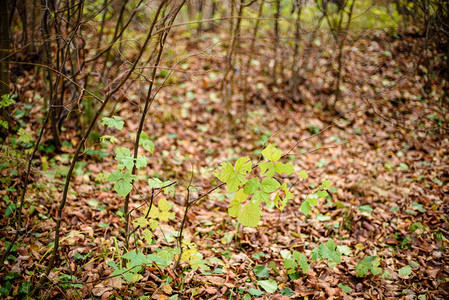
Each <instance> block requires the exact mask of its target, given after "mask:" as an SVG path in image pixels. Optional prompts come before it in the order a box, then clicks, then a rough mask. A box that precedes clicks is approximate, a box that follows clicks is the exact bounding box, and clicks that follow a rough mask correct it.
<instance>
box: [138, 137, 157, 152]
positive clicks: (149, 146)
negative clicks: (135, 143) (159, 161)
mask: <svg viewBox="0 0 449 300" xmlns="http://www.w3.org/2000/svg"><path fill="white" fill-rule="evenodd" d="M139 145H141V146H142V147H143V149H145V150H147V151H148V152H150V154H153V153H154V144H153V142H152V141H151V140H149V139H148V138H144V137H143V133H142V136H141V138H140V140H139Z"/></svg>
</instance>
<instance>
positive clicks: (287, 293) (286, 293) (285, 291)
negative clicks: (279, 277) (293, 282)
mask: <svg viewBox="0 0 449 300" xmlns="http://www.w3.org/2000/svg"><path fill="white" fill-rule="evenodd" d="M281 294H282V295H284V296H287V297H291V296H293V291H292V290H291V289H290V288H289V287H285V288H284V289H283V290H281Z"/></svg>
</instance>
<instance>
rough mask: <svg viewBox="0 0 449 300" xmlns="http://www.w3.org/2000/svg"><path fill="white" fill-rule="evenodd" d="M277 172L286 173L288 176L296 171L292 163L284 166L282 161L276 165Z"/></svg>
mask: <svg viewBox="0 0 449 300" xmlns="http://www.w3.org/2000/svg"><path fill="white" fill-rule="evenodd" d="M275 170H276V173H278V174H282V173H285V174H287V175H290V174H293V172H294V171H295V170H294V169H293V166H292V165H291V164H290V163H286V164H283V163H282V162H280V161H279V162H277V163H276V165H275Z"/></svg>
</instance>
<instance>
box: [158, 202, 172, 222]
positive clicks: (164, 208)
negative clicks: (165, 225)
mask: <svg viewBox="0 0 449 300" xmlns="http://www.w3.org/2000/svg"><path fill="white" fill-rule="evenodd" d="M158 207H159V209H160V213H159V220H160V221H168V220H173V219H174V218H175V213H173V212H170V210H171V208H172V207H173V203H171V202H170V201H167V199H165V198H161V199H160V200H159V203H158Z"/></svg>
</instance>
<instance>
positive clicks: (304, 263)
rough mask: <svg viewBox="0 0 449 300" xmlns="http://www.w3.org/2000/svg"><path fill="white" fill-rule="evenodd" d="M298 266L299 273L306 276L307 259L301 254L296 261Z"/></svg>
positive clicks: (308, 267)
mask: <svg viewBox="0 0 449 300" xmlns="http://www.w3.org/2000/svg"><path fill="white" fill-rule="evenodd" d="M298 264H299V267H300V268H301V271H302V273H303V274H306V273H307V272H309V270H310V266H309V264H308V263H307V257H306V256H305V255H304V254H303V253H301V254H300V258H299V259H298Z"/></svg>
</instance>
